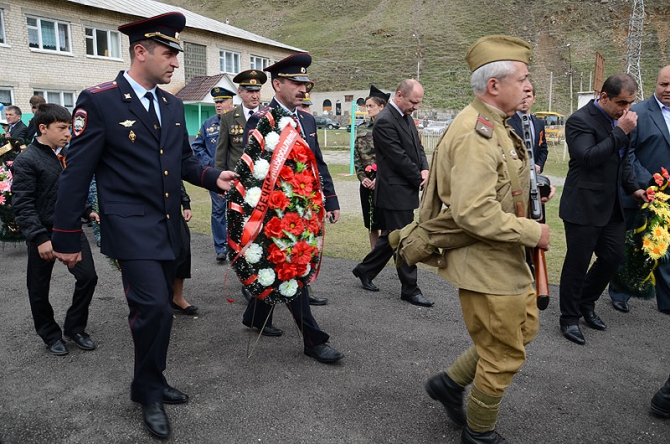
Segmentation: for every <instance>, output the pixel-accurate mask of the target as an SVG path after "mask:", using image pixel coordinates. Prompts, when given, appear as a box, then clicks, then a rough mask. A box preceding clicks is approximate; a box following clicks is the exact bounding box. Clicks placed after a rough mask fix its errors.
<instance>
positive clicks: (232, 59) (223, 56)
mask: <svg viewBox="0 0 670 444" xmlns="http://www.w3.org/2000/svg"><path fill="white" fill-rule="evenodd" d="M219 70H220V71H221V72H227V73H229V74H237V73H238V72H240V53H239V52H233V51H226V50H221V51H219Z"/></svg>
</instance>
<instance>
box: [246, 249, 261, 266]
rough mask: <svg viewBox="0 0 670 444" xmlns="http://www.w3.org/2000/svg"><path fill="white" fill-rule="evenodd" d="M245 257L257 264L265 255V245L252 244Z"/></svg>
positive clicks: (251, 262)
mask: <svg viewBox="0 0 670 444" xmlns="http://www.w3.org/2000/svg"><path fill="white" fill-rule="evenodd" d="M244 257H245V258H246V259H247V262H249V263H250V264H255V263H256V262H258V261H260V260H261V257H263V247H261V246H260V245H258V244H251V245H249V247H248V248H247V249H246V251H245V252H244Z"/></svg>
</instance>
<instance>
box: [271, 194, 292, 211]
mask: <svg viewBox="0 0 670 444" xmlns="http://www.w3.org/2000/svg"><path fill="white" fill-rule="evenodd" d="M290 203H291V202H289V200H288V198H287V197H286V195H285V194H284V192H283V191H279V190H275V191H273V192H272V194H271V195H270V208H272V209H276V208H279V209H280V210H282V211H284V210H285V209H286V207H288V205H289V204H290Z"/></svg>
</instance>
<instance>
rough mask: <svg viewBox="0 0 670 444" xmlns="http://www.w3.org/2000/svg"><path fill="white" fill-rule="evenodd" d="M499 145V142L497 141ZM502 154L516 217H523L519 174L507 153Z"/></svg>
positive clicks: (524, 213)
mask: <svg viewBox="0 0 670 444" xmlns="http://www.w3.org/2000/svg"><path fill="white" fill-rule="evenodd" d="M498 146H500V142H498ZM502 154H503V158H504V159H505V166H506V167H507V173H508V174H509V180H510V182H511V183H512V199H513V200H514V209H515V210H516V215H517V217H525V215H526V212H525V211H524V201H523V189H522V188H521V181H520V180H519V175H518V174H517V172H516V168H515V167H514V164H511V161H510V157H511V156H509V155H506V154H505V153H502Z"/></svg>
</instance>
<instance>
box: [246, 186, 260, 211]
mask: <svg viewBox="0 0 670 444" xmlns="http://www.w3.org/2000/svg"><path fill="white" fill-rule="evenodd" d="M260 198H261V189H260V188H258V187H252V188H249V189H248V190H247V194H246V195H245V196H244V202H246V204H247V205H249V206H250V207H252V208H254V207H255V206H256V204H257V203H258V200H259V199H260Z"/></svg>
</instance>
